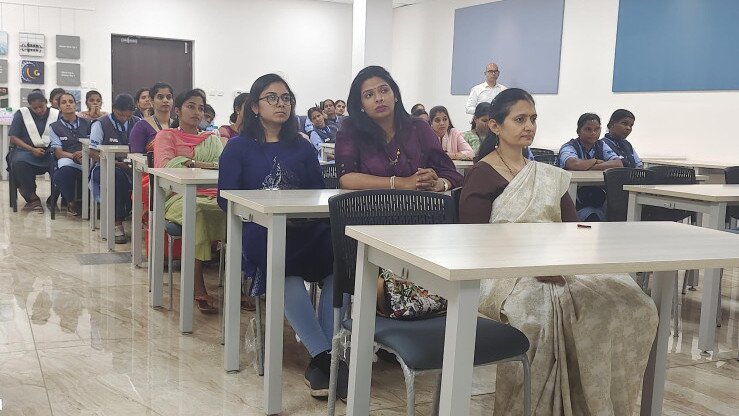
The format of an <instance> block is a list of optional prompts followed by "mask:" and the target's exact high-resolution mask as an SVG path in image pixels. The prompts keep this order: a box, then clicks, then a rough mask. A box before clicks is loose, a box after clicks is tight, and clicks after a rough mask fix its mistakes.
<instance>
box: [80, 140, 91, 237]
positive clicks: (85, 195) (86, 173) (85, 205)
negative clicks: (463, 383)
mask: <svg viewBox="0 0 739 416" xmlns="http://www.w3.org/2000/svg"><path fill="white" fill-rule="evenodd" d="M80 143H82V219H83V220H86V219H88V218H89V219H90V228H91V229H92V230H95V221H94V217H95V215H94V214H93V215H92V216H90V187H89V185H90V139H80ZM92 212H93V213H94V212H95V210H94V209H93V210H92Z"/></svg>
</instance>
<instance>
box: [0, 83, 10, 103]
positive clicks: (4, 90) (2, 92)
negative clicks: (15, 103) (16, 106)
mask: <svg viewBox="0 0 739 416" xmlns="http://www.w3.org/2000/svg"><path fill="white" fill-rule="evenodd" d="M9 105H10V96H9V93H8V87H0V108H8V106H9Z"/></svg>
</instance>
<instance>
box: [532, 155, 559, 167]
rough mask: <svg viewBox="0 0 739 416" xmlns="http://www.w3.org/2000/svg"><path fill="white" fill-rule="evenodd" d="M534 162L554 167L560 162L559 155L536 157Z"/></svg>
mask: <svg viewBox="0 0 739 416" xmlns="http://www.w3.org/2000/svg"><path fill="white" fill-rule="evenodd" d="M534 160H535V161H537V162H541V163H546V164H548V165H554V166H557V164H558V162H559V159H558V158H557V155H555V154H554V153H552V154H538V155H534Z"/></svg>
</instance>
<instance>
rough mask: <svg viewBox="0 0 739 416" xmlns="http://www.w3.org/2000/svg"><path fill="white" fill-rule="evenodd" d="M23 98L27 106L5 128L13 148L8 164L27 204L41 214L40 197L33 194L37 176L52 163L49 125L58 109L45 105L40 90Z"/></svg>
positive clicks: (46, 170) (56, 116) (57, 113)
mask: <svg viewBox="0 0 739 416" xmlns="http://www.w3.org/2000/svg"><path fill="white" fill-rule="evenodd" d="M26 100H27V101H28V107H21V108H20V109H19V110H18V111H16V113H15V114H14V115H13V121H12V122H11V124H10V129H9V130H8V136H9V138H10V145H11V146H13V148H14V149H15V151H14V152H13V158H12V160H8V165H9V166H10V174H11V175H13V179H14V180H15V183H16V184H17V185H18V190H19V191H20V194H21V196H22V197H23V199H25V200H26V202H27V203H28V207H29V208H31V209H33V211H34V212H37V213H39V214H43V212H44V208H43V206H42V204H41V199H40V198H39V196H38V195H36V175H43V174H44V173H46V172H49V170H50V169H51V164H52V163H53V162H54V157H53V156H52V154H51V153H50V152H49V151H48V150H49V149H48V148H49V144H50V143H51V141H50V139H49V132H50V131H51V129H50V127H49V125H50V124H51V123H53V122H55V121H56V120H57V118H58V117H59V110H57V109H55V108H49V107H47V101H46V97H44V95H43V94H42V93H41V92H39V91H33V92H31V93H30V94H28V97H27V98H26ZM48 202H49V201H48V200H47V203H48Z"/></svg>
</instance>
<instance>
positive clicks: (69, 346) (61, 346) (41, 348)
mask: <svg viewBox="0 0 739 416" xmlns="http://www.w3.org/2000/svg"><path fill="white" fill-rule="evenodd" d="M181 336H182V335H181V334H180V335H171V336H161V337H159V336H157V337H151V338H146V339H147V340H152V341H153V340H157V341H161V340H163V339H176V338H179V337H181ZM129 340H130V341H133V342H136V340H133V339H131V338H106V339H103V341H106V342H123V341H129ZM141 341H142V342H143V340H141ZM51 342H54V341H51ZM60 342H63V341H60ZM88 345H89V344H88V343H85V344H79V345H59V346H48V347H36V350H37V351H52V350H59V349H66V348H79V347H86V346H88ZM28 351H30V350H28ZM0 354H4V353H2V352H0Z"/></svg>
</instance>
